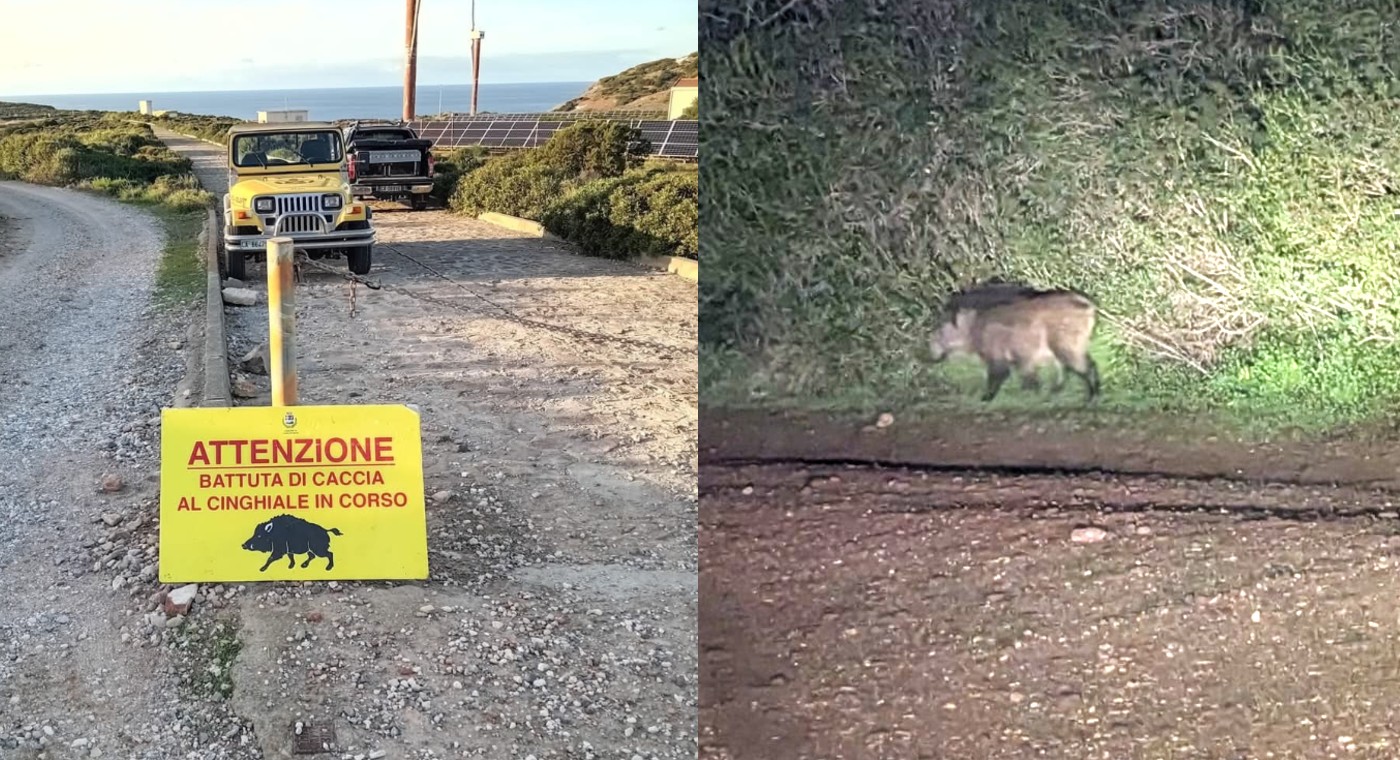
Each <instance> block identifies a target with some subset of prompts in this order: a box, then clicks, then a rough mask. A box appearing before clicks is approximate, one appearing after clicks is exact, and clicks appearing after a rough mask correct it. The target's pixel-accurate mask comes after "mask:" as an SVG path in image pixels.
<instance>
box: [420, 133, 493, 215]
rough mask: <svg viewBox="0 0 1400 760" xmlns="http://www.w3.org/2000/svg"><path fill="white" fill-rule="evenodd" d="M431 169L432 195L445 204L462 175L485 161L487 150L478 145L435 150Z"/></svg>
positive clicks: (449, 199)
mask: <svg viewBox="0 0 1400 760" xmlns="http://www.w3.org/2000/svg"><path fill="white" fill-rule="evenodd" d="M435 153H436V154H437V155H436V163H435V164H434V169H433V193H432V195H433V197H434V198H436V199H437V200H438V202H439V203H443V204H447V203H450V201H451V199H452V193H453V192H454V191H456V189H457V183H458V182H459V181H460V180H461V179H462V176H463V175H465V174H468V173H470V172H472V171H474V170H476V169H477V168H479V167H481V166H482V165H483V164H485V163H486V158H487V155H488V154H487V151H486V149H485V148H483V147H481V146H479V145H473V146H471V147H467V148H457V149H455V150H448V151H442V152H437V151H435Z"/></svg>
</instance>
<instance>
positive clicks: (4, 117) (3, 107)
mask: <svg viewBox="0 0 1400 760" xmlns="http://www.w3.org/2000/svg"><path fill="white" fill-rule="evenodd" d="M62 113H64V112H62V111H59V110H58V109H56V108H54V107H53V106H41V105H36V104H34V103H7V102H4V101H0V122H5V121H11V120H17V119H42V118H48V117H53V116H58V115H60V114H62Z"/></svg>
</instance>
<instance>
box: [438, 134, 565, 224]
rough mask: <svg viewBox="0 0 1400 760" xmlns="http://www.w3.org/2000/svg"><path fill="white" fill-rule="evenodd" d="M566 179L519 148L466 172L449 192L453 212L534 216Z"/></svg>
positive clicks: (561, 187) (559, 172)
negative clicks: (516, 151) (451, 191)
mask: <svg viewBox="0 0 1400 760" xmlns="http://www.w3.org/2000/svg"><path fill="white" fill-rule="evenodd" d="M566 179H567V177H566V175H565V174H564V172H562V171H560V170H559V169H557V168H555V167H553V166H549V165H547V164H544V163H541V162H539V161H538V160H536V157H535V155H534V154H533V153H531V152H529V151H521V152H519V153H512V154H510V155H507V156H502V157H500V158H494V159H491V160H490V161H487V162H486V164H485V165H483V166H482V167H481V168H479V169H476V170H475V171H473V172H471V173H470V174H467V175H466V176H465V177H463V178H462V180H461V182H459V183H458V184H457V190H456V191H455V192H454V193H453V194H452V198H451V202H450V203H451V207H452V210H453V211H456V212H458V213H462V214H469V215H472V216H475V215H477V214H481V213H484V212H487V211H494V212H496V213H500V214H511V215H513V216H520V217H525V218H527V219H538V218H539V217H540V215H541V214H543V213H544V208H545V206H546V205H547V204H548V203H549V202H550V201H551V200H553V199H554V198H556V197H557V196H558V195H559V194H560V193H561V192H562V190H563V188H564V182H565V180H566Z"/></svg>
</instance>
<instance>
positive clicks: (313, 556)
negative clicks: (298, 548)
mask: <svg viewBox="0 0 1400 760" xmlns="http://www.w3.org/2000/svg"><path fill="white" fill-rule="evenodd" d="M313 559H316V552H313V551H310V550H308V551H307V552H306V561H305V562H303V563H301V566H302V568H303V569H305V568H306V566H307V565H309V564H311V560H313Z"/></svg>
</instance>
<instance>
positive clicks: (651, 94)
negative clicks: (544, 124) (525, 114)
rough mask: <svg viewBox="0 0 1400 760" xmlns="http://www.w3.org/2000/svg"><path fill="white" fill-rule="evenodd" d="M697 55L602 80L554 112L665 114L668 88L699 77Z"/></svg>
mask: <svg viewBox="0 0 1400 760" xmlns="http://www.w3.org/2000/svg"><path fill="white" fill-rule="evenodd" d="M698 68H699V54H698V53H691V54H690V55H688V56H686V57H685V58H684V59H682V60H681V61H677V60H676V59H674V58H661V59H658V60H655V61H650V62H647V63H643V64H640V65H637V66H633V67H632V68H630V69H627V70H626V71H623V72H620V73H618V74H614V75H612V76H610V77H603V78H602V79H600V80H598V82H597V83H596V84H594V85H593V86H592V87H589V88H588V89H587V90H585V91H584V93H583V95H580V96H579V97H577V98H574V99H573V100H570V101H569V102H567V103H565V104H563V105H561V106H559V107H558V108H556V109H554V110H556V111H574V110H585V111H608V110H629V111H665V110H666V105H667V103H668V102H669V101H670V93H671V85H672V84H673V83H674V82H675V81H676V80H677V79H679V78H681V77H693V76H696V75H697V73H698Z"/></svg>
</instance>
